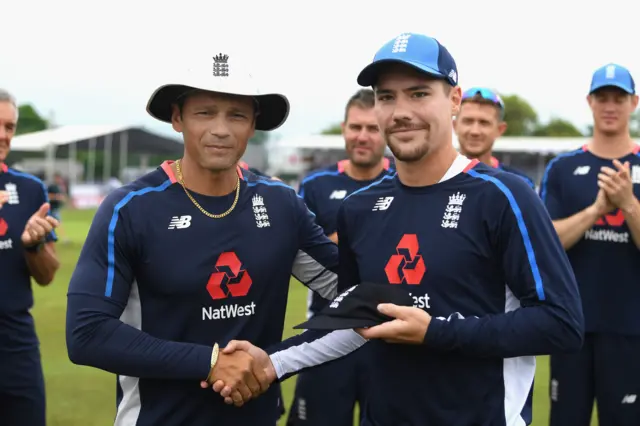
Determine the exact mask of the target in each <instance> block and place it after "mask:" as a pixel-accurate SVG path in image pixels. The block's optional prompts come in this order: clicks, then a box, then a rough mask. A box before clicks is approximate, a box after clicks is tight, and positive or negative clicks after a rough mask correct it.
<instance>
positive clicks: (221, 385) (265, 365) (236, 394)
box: [200, 340, 277, 407]
mask: <svg viewBox="0 0 640 426" xmlns="http://www.w3.org/2000/svg"><path fill="white" fill-rule="evenodd" d="M239 353H242V354H245V355H246V356H250V357H251V358H252V359H253V364H252V368H253V373H254V375H255V377H256V378H257V379H258V382H259V383H260V388H259V389H256V388H255V387H254V388H253V389H251V390H252V392H251V395H247V393H246V389H245V391H244V392H243V390H242V389H243V385H244V384H243V383H237V382H236V383H233V382H229V381H226V380H224V378H223V377H217V376H214V383H213V390H214V391H215V392H218V393H219V394H220V395H221V396H222V397H224V401H225V402H226V403H227V404H234V405H235V406H237V407H240V406H242V405H244V403H246V402H247V401H249V400H250V399H251V398H252V397H254V398H255V397H256V396H258V395H260V394H262V393H264V392H266V391H267V389H268V388H269V386H270V385H271V383H273V382H274V381H275V380H276V378H277V375H276V370H275V368H274V367H273V364H272V362H271V358H269V355H268V354H267V353H266V352H265V351H264V350H262V349H260V348H259V347H257V346H254V345H253V344H251V343H250V342H248V341H246V340H232V341H231V342H229V344H228V345H227V346H226V347H225V348H224V350H223V351H222V352H221V356H222V355H223V354H224V355H226V356H231V355H236V354H239ZM218 362H220V361H218ZM214 371H215V370H214ZM200 385H201V386H202V387H203V388H206V387H209V386H210V385H208V384H207V383H206V382H202V383H201V384H200ZM254 390H255V392H254Z"/></svg>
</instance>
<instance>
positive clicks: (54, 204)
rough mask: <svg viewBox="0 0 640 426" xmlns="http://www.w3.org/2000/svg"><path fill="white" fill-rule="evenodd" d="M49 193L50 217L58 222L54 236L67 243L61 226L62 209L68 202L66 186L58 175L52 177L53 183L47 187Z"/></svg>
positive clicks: (67, 240) (67, 239)
mask: <svg viewBox="0 0 640 426" xmlns="http://www.w3.org/2000/svg"><path fill="white" fill-rule="evenodd" d="M47 192H48V193H49V204H51V216H53V217H54V218H56V220H57V221H58V227H57V228H56V234H57V235H58V238H59V239H60V240H61V241H62V242H69V238H68V237H67V236H66V235H65V234H64V228H63V226H62V208H63V207H64V206H65V204H66V203H67V201H68V196H67V194H68V190H67V184H66V183H65V181H64V178H63V177H62V175H61V174H60V173H55V174H54V175H53V182H52V183H51V185H49V186H48V187H47Z"/></svg>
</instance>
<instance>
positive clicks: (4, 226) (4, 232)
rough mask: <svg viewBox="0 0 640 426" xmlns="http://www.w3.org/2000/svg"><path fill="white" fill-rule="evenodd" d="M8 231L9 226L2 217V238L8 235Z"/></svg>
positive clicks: (0, 233)
mask: <svg viewBox="0 0 640 426" xmlns="http://www.w3.org/2000/svg"><path fill="white" fill-rule="evenodd" d="M8 230H9V225H8V224H7V221H6V220H4V219H3V218H1V217H0V237H4V236H5V235H7V231H8Z"/></svg>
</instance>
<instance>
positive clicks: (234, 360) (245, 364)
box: [201, 342, 270, 407]
mask: <svg viewBox="0 0 640 426" xmlns="http://www.w3.org/2000/svg"><path fill="white" fill-rule="evenodd" d="M232 343H233V342H232ZM227 348H228V346H227ZM257 364H258V363H257V361H256V360H255V359H254V357H253V356H251V354H250V353H249V352H247V351H242V350H238V351H227V350H225V351H222V352H221V353H220V354H219V356H218V361H217V362H216V365H215V367H213V373H212V374H211V381H210V383H224V385H225V386H226V387H228V388H229V389H231V390H232V391H233V392H232V391H229V392H227V394H226V395H223V396H225V397H226V398H225V402H227V403H228V404H234V405H236V406H238V407H240V406H242V405H243V404H244V403H245V402H247V401H249V400H250V399H251V398H252V397H255V396H258V395H260V394H261V393H264V392H265V391H266V390H267V389H268V388H269V384H270V382H269V380H268V379H267V375H266V373H265V371H264V368H262V367H261V366H259V365H257ZM201 386H202V387H203V388H206V387H209V386H211V385H210V384H207V382H202V383H201Z"/></svg>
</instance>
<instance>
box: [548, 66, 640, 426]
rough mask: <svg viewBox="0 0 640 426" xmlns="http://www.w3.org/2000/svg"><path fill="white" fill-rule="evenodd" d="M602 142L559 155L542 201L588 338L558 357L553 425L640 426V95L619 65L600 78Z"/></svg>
mask: <svg viewBox="0 0 640 426" xmlns="http://www.w3.org/2000/svg"><path fill="white" fill-rule="evenodd" d="M587 101H588V103H589V107H590V108H591V111H592V113H593V121H594V126H593V137H592V139H591V141H590V142H589V143H588V144H587V145H585V146H583V147H582V148H580V149H577V150H575V151H572V152H569V153H566V154H562V155H559V156H558V157H556V158H554V159H553V160H552V161H551V162H550V163H549V165H548V166H547V169H546V171H545V174H544V177H543V179H542V183H541V188H540V192H541V197H542V199H543V200H544V203H545V204H546V206H547V210H548V211H549V214H550V215H551V218H552V219H553V221H554V226H555V228H556V230H557V232H558V235H559V237H560V241H562V245H563V246H564V248H565V250H566V251H567V254H568V256H569V261H570V262H571V265H572V267H573V270H574V272H575V275H576V279H577V281H578V285H579V288H580V295H581V297H582V305H583V310H584V316H585V331H586V334H585V341H584V345H583V347H582V350H581V351H580V352H579V353H576V354H564V355H563V354H556V355H552V357H551V384H550V398H551V415H550V424H551V425H552V426H556V425H557V426H559V425H568V424H570V425H572V426H587V425H589V424H590V421H591V415H592V410H593V402H594V398H595V400H596V401H597V404H598V418H599V424H600V426H627V425H629V426H631V425H637V424H638V422H639V421H640V401H637V398H638V396H640V366H639V365H638V360H639V359H640V320H638V307H639V306H640V304H639V303H640V285H638V277H639V276H640V204H639V203H638V197H640V185H639V184H640V157H639V154H640V149H639V147H638V146H637V145H636V144H635V143H634V141H633V140H632V139H631V136H630V134H629V123H630V116H631V114H632V113H633V112H634V111H635V109H636V107H637V105H638V96H637V95H636V91H635V84H634V81H633V78H632V76H631V74H630V72H629V71H628V70H627V69H626V68H624V67H622V66H620V65H617V64H608V65H605V66H603V67H601V68H599V69H598V70H596V71H595V73H594V74H593V77H592V81H591V88H590V90H589V95H588V96H587Z"/></svg>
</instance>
